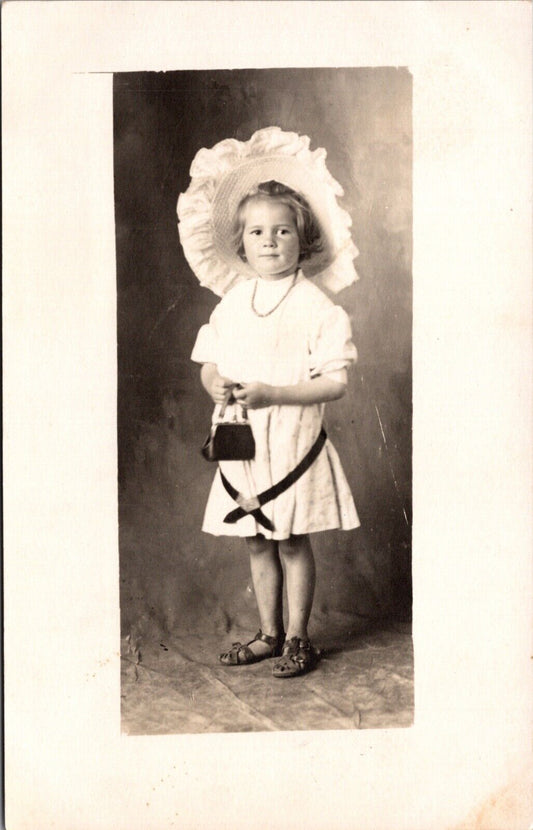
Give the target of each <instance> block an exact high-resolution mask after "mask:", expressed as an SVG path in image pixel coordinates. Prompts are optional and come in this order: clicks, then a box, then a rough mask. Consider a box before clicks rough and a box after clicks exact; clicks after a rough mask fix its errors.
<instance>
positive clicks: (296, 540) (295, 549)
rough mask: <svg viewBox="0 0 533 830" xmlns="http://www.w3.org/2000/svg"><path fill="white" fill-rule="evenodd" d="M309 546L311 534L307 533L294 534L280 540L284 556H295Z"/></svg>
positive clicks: (280, 549)
mask: <svg viewBox="0 0 533 830" xmlns="http://www.w3.org/2000/svg"><path fill="white" fill-rule="evenodd" d="M308 547H309V536H307V534H301V535H294V534H293V535H292V536H289V538H288V539H283V540H282V541H280V542H279V552H280V553H281V555H282V556H293V555H294V554H295V553H300V552H301V551H302V550H303V549H307V548H308Z"/></svg>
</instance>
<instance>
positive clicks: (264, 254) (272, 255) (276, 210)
mask: <svg viewBox="0 0 533 830" xmlns="http://www.w3.org/2000/svg"><path fill="white" fill-rule="evenodd" d="M242 242H243V247H244V253H245V255H246V260H247V262H248V264H249V265H250V267H251V268H253V270H254V271H256V272H257V273H258V274H259V276H260V277H262V278H263V279H264V280H280V279H282V278H283V277H287V276H288V275H289V274H294V272H295V271H296V268H297V267H298V261H299V258H300V241H299V238H298V230H297V228H296V222H295V218H294V214H293V212H292V210H291V209H290V207H288V206H287V205H284V204H282V203H281V202H276V201H274V200H273V199H262V198H258V199H252V200H251V201H250V202H248V204H247V206H246V208H245V218H244V228H243V234H242Z"/></svg>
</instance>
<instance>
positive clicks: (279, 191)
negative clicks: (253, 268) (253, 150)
mask: <svg viewBox="0 0 533 830" xmlns="http://www.w3.org/2000/svg"><path fill="white" fill-rule="evenodd" d="M258 198H259V199H272V201H276V202H279V203H281V204H282V205H287V207H288V208H290V209H291V211H292V213H293V214H294V219H295V222H296V229H297V231H298V241H299V243H300V256H299V261H300V262H301V261H302V260H304V259H309V257H310V256H312V254H318V253H320V251H322V250H323V249H324V242H323V239H322V232H321V230H320V226H319V224H318V222H317V220H316V219H315V217H314V215H313V213H312V211H311V208H310V207H309V205H308V204H307V202H306V200H305V199H304V197H303V196H300V194H299V193H297V192H296V191H295V190H292V188H290V187H287V185H285V184H281V183H280V182H276V181H274V180H272V181H270V182H261V184H258V185H257V187H255V188H254V189H253V190H252V191H250V193H247V194H246V196H245V197H244V198H243V199H241V201H240V202H239V205H238V207H237V211H236V214H235V219H234V222H233V229H232V236H231V238H232V243H233V247H234V248H235V250H236V251H237V254H238V255H239V256H240V258H241V259H244V258H245V257H244V245H243V241H242V235H243V231H244V223H245V219H246V207H247V205H248V203H249V202H251V201H252V200H253V199H258Z"/></svg>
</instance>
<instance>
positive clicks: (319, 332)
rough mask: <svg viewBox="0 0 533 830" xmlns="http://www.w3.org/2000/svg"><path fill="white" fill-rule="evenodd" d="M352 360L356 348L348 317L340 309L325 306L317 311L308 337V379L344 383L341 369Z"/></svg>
mask: <svg viewBox="0 0 533 830" xmlns="http://www.w3.org/2000/svg"><path fill="white" fill-rule="evenodd" d="M356 360H357V349H356V348H355V345H354V343H353V342H352V327H351V324H350V318H349V317H348V315H347V314H346V312H345V311H344V309H343V308H341V307H340V306H338V305H333V304H331V305H329V304H328V306H327V307H325V308H324V309H322V310H321V313H320V315H319V317H318V320H317V325H316V326H315V327H314V329H313V331H312V333H311V335H310V337H309V370H310V373H311V377H318V376H319V375H328V376H329V377H332V378H334V379H335V380H339V381H341V382H344V383H345V382H346V371H345V370H346V368H347V367H348V366H350V364H352V363H355V361H356ZM343 379H344V380H343Z"/></svg>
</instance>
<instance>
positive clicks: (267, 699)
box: [121, 623, 414, 735]
mask: <svg viewBox="0 0 533 830" xmlns="http://www.w3.org/2000/svg"><path fill="white" fill-rule="evenodd" d="M253 633H254V632H242V631H236V632H231V633H230V635H226V636H225V637H223V638H222V639H221V637H220V635H218V634H216V635H215V634H212V633H211V634H198V635H190V634H187V636H183V637H180V636H173V637H166V638H164V639H160V638H157V637H156V638H152V639H150V638H145V639H144V640H143V642H142V644H140V643H136V644H134V645H132V643H131V642H130V641H129V640H128V641H127V640H125V641H124V643H123V656H122V694H121V697H122V730H123V732H124V733H126V734H129V735H169V734H177V733H181V734H186V733H206V732H265V731H277V730H298V729H303V730H315V729H384V728H395V727H396V728H398V727H408V726H410V725H411V724H412V722H413V713H414V695H413V646H412V638H411V631H410V626H409V625H407V624H406V623H388V624H381V625H379V626H374V627H373V628H369V629H368V630H367V631H364V632H359V633H353V632H350V633H346V632H344V633H343V634H342V637H341V636H340V635H341V632H339V631H335V630H334V629H330V630H329V631H328V634H327V635H326V636H323V637H322V638H318V639H316V638H315V639H314V642H315V644H316V646H317V648H318V649H319V650H320V654H321V659H320V662H319V664H318V666H317V668H316V669H315V670H314V671H312V672H310V673H309V674H307V675H304V676H302V677H297V678H292V679H277V678H274V677H272V674H271V661H269V660H265V661H262V662H260V663H255V664H253V665H250V666H244V667H242V666H241V667H225V666H222V665H221V664H220V663H219V662H218V654H219V652H220V651H222V650H224V649H225V648H226V647H227V646H228V645H229V644H231V642H233V641H235V640H241V641H242V642H245V641H246V640H247V639H250V638H251V636H252V635H253Z"/></svg>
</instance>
